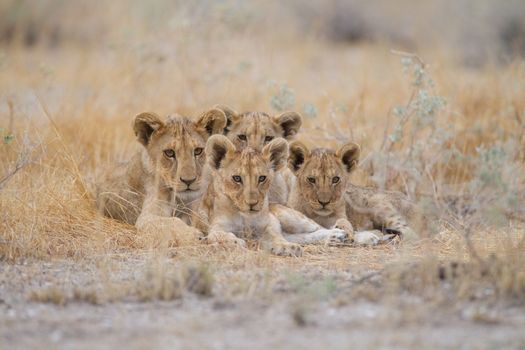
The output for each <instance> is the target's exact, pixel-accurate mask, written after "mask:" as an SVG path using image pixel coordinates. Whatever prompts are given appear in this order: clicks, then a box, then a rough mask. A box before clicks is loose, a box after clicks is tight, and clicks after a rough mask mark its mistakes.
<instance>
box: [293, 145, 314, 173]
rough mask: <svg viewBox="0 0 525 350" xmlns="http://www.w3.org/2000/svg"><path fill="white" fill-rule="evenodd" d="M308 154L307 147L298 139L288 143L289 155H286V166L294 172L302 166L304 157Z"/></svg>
mask: <svg viewBox="0 0 525 350" xmlns="http://www.w3.org/2000/svg"><path fill="white" fill-rule="evenodd" d="M309 155H310V151H309V150H308V148H307V147H306V146H305V145H304V144H303V143H302V142H299V141H294V142H292V143H290V155H289V156H288V167H289V168H290V169H291V170H292V171H293V172H294V173H296V172H297V171H299V169H301V167H302V166H303V164H304V162H305V160H306V158H307V157H308V156H309Z"/></svg>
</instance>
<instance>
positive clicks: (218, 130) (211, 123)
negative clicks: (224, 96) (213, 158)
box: [195, 108, 226, 136]
mask: <svg viewBox="0 0 525 350" xmlns="http://www.w3.org/2000/svg"><path fill="white" fill-rule="evenodd" d="M195 126H196V127H197V128H198V129H200V130H202V131H203V132H205V133H207V134H208V136H211V135H214V134H222V132H223V131H224V128H225V127H226V115H225V113H224V112H223V111H222V110H220V109H218V108H213V109H210V110H209V111H206V112H204V113H202V114H201V115H200V117H199V118H198V119H197V121H196V122H195Z"/></svg>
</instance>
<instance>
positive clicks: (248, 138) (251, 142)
mask: <svg viewBox="0 0 525 350" xmlns="http://www.w3.org/2000/svg"><path fill="white" fill-rule="evenodd" d="M215 108H218V109H220V110H222V111H223V112H224V114H225V115H226V118H227V119H228V121H227V124H226V128H225V129H224V135H226V136H227V137H228V138H229V139H230V140H231V141H232V142H233V144H234V145H235V147H237V148H239V149H242V148H244V147H251V148H253V149H257V150H261V149H262V148H263V147H264V146H265V145H267V144H268V143H269V142H271V141H272V140H273V139H276V138H278V137H282V138H284V139H286V140H288V141H290V140H291V139H292V138H293V137H294V136H295V135H296V134H297V133H298V132H299V129H300V128H301V124H302V118H301V116H300V115H299V114H298V113H295V112H284V113H282V114H279V115H276V116H270V115H268V114H266V113H263V112H245V113H237V112H236V111H234V110H233V109H231V108H230V107H227V106H224V105H217V106H215Z"/></svg>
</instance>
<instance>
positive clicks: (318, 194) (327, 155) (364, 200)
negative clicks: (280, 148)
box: [288, 141, 413, 244]
mask: <svg viewBox="0 0 525 350" xmlns="http://www.w3.org/2000/svg"><path fill="white" fill-rule="evenodd" d="M359 154H360V148H359V146H358V145H357V144H355V143H347V144H345V145H343V146H342V147H340V148H339V149H338V150H337V151H333V150H330V149H322V148H316V149H313V150H311V151H310V150H309V149H308V148H307V147H306V146H305V145H304V144H302V143H301V142H298V141H295V142H292V143H291V144H290V156H289V161H288V165H289V168H290V169H291V170H292V171H293V172H294V173H295V175H296V178H295V180H294V181H293V182H292V187H291V189H290V197H289V200H288V205H289V206H290V207H291V208H294V209H295V210H298V211H300V212H301V213H303V214H305V215H306V216H308V217H309V218H311V219H313V220H314V221H315V222H317V223H319V224H320V225H322V226H324V227H332V226H334V225H336V226H337V227H341V228H345V229H346V230H348V231H349V233H350V232H353V227H358V228H359V229H369V228H373V229H378V230H381V231H384V232H387V233H397V234H400V235H401V236H413V231H412V230H411V229H410V227H409V226H408V224H407V223H406V221H405V219H404V218H403V217H402V216H401V215H400V214H399V213H398V211H397V210H396V209H395V208H394V206H393V204H392V201H391V199H390V198H389V197H388V194H386V193H380V192H378V191H376V190H373V189H370V188H363V187H359V186H355V185H353V184H351V183H350V173H351V172H352V171H353V170H354V169H355V167H356V166H357V162H358V160H359ZM365 220H368V221H370V223H371V224H372V225H371V227H362V226H361V225H362V224H363V223H364V221H365ZM378 233H379V232H378ZM374 236H375V237H374ZM354 239H355V240H356V242H357V243H363V242H365V243H369V244H375V243H377V241H378V240H379V236H377V235H375V234H374V233H373V231H371V232H370V231H362V232H356V233H354Z"/></svg>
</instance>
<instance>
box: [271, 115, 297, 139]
mask: <svg viewBox="0 0 525 350" xmlns="http://www.w3.org/2000/svg"><path fill="white" fill-rule="evenodd" d="M274 120H275V122H276V123H277V124H279V126H280V127H281V129H283V137H284V138H285V139H287V140H291V139H292V138H293V137H294V136H295V135H296V134H297V133H298V132H299V129H300V128H301V124H302V123H303V118H302V117H301V115H300V114H299V113H296V112H284V113H283V114H280V115H278V116H276V117H274Z"/></svg>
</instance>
